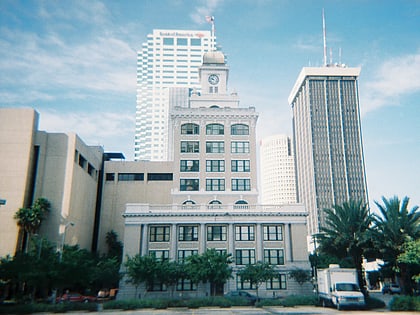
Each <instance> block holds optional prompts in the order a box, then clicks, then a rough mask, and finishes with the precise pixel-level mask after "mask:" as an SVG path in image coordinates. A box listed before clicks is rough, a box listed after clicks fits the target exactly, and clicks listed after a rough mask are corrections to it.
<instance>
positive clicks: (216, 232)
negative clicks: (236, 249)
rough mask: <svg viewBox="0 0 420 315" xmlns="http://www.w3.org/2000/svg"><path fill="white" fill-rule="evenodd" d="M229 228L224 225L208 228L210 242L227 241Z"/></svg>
mask: <svg viewBox="0 0 420 315" xmlns="http://www.w3.org/2000/svg"><path fill="white" fill-rule="evenodd" d="M226 236H227V228H226V226H224V225H211V226H207V240H208V241H226Z"/></svg>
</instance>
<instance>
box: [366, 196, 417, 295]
mask: <svg viewBox="0 0 420 315" xmlns="http://www.w3.org/2000/svg"><path fill="white" fill-rule="evenodd" d="M409 200H410V199H409V198H408V197H404V198H403V200H402V201H401V200H400V199H399V198H398V197H397V196H394V197H392V198H389V199H386V198H385V197H382V202H383V204H380V203H379V202H377V201H375V204H376V205H377V206H378V209H379V211H380V215H375V218H374V222H375V230H374V233H375V238H374V239H375V245H376V247H377V248H378V250H379V252H380V253H381V256H382V257H381V258H382V259H383V260H384V261H385V263H386V265H387V266H389V267H391V268H392V269H393V270H400V271H401V272H402V273H404V270H403V269H401V268H400V267H402V266H400V265H399V264H398V262H397V257H398V256H399V255H400V254H401V253H402V252H403V251H404V244H405V243H406V242H409V241H413V240H417V239H419V238H420V212H419V211H418V209H419V207H418V206H414V207H413V208H412V209H411V210H408V203H409ZM401 278H402V280H403V282H404V275H403V274H402V277H401ZM407 284H408V283H407ZM402 287H403V290H404V289H409V288H404V287H405V286H404V283H403V286H402Z"/></svg>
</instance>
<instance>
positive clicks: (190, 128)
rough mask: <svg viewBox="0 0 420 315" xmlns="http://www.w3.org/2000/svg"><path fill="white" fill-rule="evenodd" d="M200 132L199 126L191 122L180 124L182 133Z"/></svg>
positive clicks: (196, 133) (194, 133)
mask: <svg viewBox="0 0 420 315" xmlns="http://www.w3.org/2000/svg"><path fill="white" fill-rule="evenodd" d="M199 133H200V126H199V125H197V124H193V123H188V124H183V125H182V126H181V134H182V135H198V134H199Z"/></svg>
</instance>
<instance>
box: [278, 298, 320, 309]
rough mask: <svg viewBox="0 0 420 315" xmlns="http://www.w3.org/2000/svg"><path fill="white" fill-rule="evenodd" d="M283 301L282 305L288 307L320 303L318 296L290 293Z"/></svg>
mask: <svg viewBox="0 0 420 315" xmlns="http://www.w3.org/2000/svg"><path fill="white" fill-rule="evenodd" d="M281 301H282V305H283V306H286V307H290V306H296V305H318V298H317V297H316V296H313V295H290V296H287V297H285V298H284V299H283V300H281Z"/></svg>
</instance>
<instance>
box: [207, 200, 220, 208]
mask: <svg viewBox="0 0 420 315" xmlns="http://www.w3.org/2000/svg"><path fill="white" fill-rule="evenodd" d="M221 204H222V202H221V201H219V200H216V199H214V200H212V201H210V202H209V206H208V208H209V209H220V208H221V207H222V206H221Z"/></svg>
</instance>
